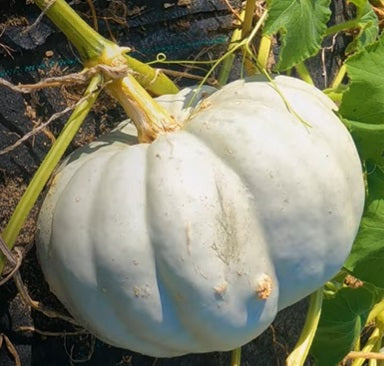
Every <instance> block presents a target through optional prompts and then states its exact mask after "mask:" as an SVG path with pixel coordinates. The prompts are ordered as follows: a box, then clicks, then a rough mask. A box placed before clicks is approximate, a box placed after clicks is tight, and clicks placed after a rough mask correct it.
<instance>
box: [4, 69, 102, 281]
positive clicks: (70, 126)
mask: <svg viewBox="0 0 384 366" xmlns="http://www.w3.org/2000/svg"><path fill="white" fill-rule="evenodd" d="M100 81H101V77H100V76H99V75H97V76H95V77H94V78H93V79H92V80H91V83H90V84H89V87H88V89H87V90H86V92H85V97H86V99H84V101H83V102H82V103H80V104H79V105H78V106H77V107H76V108H75V110H74V111H73V113H72V115H71V117H70V118H69V120H68V122H67V124H66V125H65V127H64V129H63V131H62V132H61V134H60V136H59V137H58V138H57V140H56V141H55V143H54V144H53V146H52V148H51V149H50V150H49V152H48V154H47V155H46V157H45V158H44V160H43V162H42V163H41V165H40V167H39V169H38V170H37V171H36V173H35V175H34V177H33V178H32V180H31V182H30V183H29V185H28V188H27V190H26V191H25V192H24V194H23V196H22V198H21V199H20V201H19V203H18V205H17V206H16V209H15V211H14V212H13V214H12V216H11V219H10V220H9V222H8V225H7V227H6V228H5V231H4V232H3V234H2V237H3V239H4V241H5V243H6V244H7V246H8V247H9V248H10V249H12V248H13V246H14V244H15V242H16V238H17V236H18V234H19V232H20V230H21V228H22V226H23V224H24V222H25V220H26V218H27V216H28V214H29V212H30V211H31V209H32V207H33V206H34V204H35V203H36V201H37V198H38V197H39V195H40V193H41V192H42V190H43V188H44V186H45V184H46V183H47V181H48V179H49V177H50V176H51V174H52V172H53V170H54V169H55V167H56V165H57V164H58V162H59V161H60V159H61V157H62V156H63V154H64V152H65V150H66V149H67V147H68V145H69V144H70V142H71V141H72V139H73V137H74V136H75V134H76V132H77V131H78V129H79V128H80V126H81V124H82V123H83V121H84V119H85V117H86V116H87V115H88V112H89V110H90V109H91V108H92V105H93V103H94V102H95V100H96V98H97V96H98V95H99V92H98V91H97V88H98V85H99V83H100ZM4 264H5V260H4V257H3V256H2V255H1V256H0V273H1V272H2V271H3V268H4Z"/></svg>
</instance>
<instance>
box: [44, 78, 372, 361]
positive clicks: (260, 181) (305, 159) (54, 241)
mask: <svg viewBox="0 0 384 366" xmlns="http://www.w3.org/2000/svg"><path fill="white" fill-rule="evenodd" d="M274 82H275V85H277V87H278V90H279V92H280V93H281V94H279V92H277V90H276V88H275V87H274V86H273V85H272V84H271V83H269V82H261V81H255V80H239V81H236V82H233V83H231V84H228V85H227V86H225V87H223V88H222V89H221V90H219V91H216V92H213V90H212V89H205V90H204V91H203V92H204V93H205V94H210V95H209V96H208V97H206V98H205V99H202V94H204V93H200V94H199V96H198V97H197V98H195V99H194V101H193V107H190V108H187V109H183V107H185V106H186V105H188V101H190V98H191V96H192V95H193V93H192V91H191V90H188V89H185V90H183V91H182V92H180V93H179V94H177V95H173V96H163V97H160V98H158V101H159V103H161V104H163V105H164V106H166V108H167V109H168V110H169V111H170V112H171V113H173V114H174V115H175V116H176V117H178V118H179V119H180V120H181V119H182V120H183V121H184V123H183V128H182V129H181V130H179V131H176V132H172V133H167V134H163V135H160V136H158V138H157V139H156V140H155V141H154V142H152V143H151V144H138V143H137V140H136V138H135V136H134V134H133V133H132V126H131V125H130V124H127V123H123V124H121V125H120V126H119V127H118V128H117V129H116V130H115V131H113V132H111V133H110V134H107V135H105V136H103V137H102V138H101V139H100V140H98V141H95V142H93V143H91V144H90V145H89V146H85V147H83V148H81V149H79V150H78V151H76V152H74V153H73V154H72V155H70V156H69V158H67V160H66V161H65V162H64V164H63V165H62V166H61V167H60V169H59V170H58V172H57V173H56V175H55V176H54V179H53V182H52V184H51V186H50V188H49V191H48V193H47V196H46V198H45V201H44V203H43V206H42V208H41V211H40V215H39V220H38V229H39V230H38V237H37V249H38V255H39V259H40V263H41V266H42V269H43V271H44V273H45V276H46V278H47V281H48V283H49V285H50V288H51V290H52V292H53V293H54V294H56V296H57V297H58V298H59V300H61V301H62V302H63V304H64V305H65V306H66V307H67V309H68V310H69V311H70V313H71V314H72V315H73V316H74V317H75V318H76V319H77V320H78V321H79V322H80V323H81V324H82V325H83V326H84V327H85V328H87V329H88V330H89V331H91V332H92V333H94V334H95V335H96V336H97V337H99V338H100V339H102V340H103V341H105V342H107V343H109V344H112V345H114V346H118V347H122V348H127V349H130V350H133V351H137V352H140V353H143V354H147V355H151V356H155V357H171V356H177V355H182V354H186V353H201V352H210V351H226V350H231V349H234V348H236V347H238V346H241V345H243V344H245V343H247V342H249V341H250V340H252V339H253V338H255V337H256V336H258V335H259V334H260V333H261V332H262V331H263V330H265V329H266V328H267V327H268V326H269V325H270V323H271V322H272V321H273V319H274V318H275V316H276V313H277V311H279V310H280V309H283V308H284V307H286V306H288V305H291V304H293V303H294V302H296V301H298V300H300V299H302V298H303V297H305V296H307V295H308V294H310V293H311V292H313V291H315V290H316V289H318V288H319V287H320V286H321V285H322V284H323V283H324V282H326V281H327V280H329V279H330V278H331V277H332V276H333V275H334V274H335V273H337V271H338V270H339V268H340V267H341V266H342V264H343V262H344V260H345V259H346V257H347V255H348V254H349V251H350V249H351V246H352V243H353V240H354V238H355V236H356V233H357V230H358V227H359V223H360V219H361V215H362V211H363V205H364V183H363V176H362V171H361V164H360V160H359V157H358V154H357V151H356V148H355V146H354V143H353V140H352V138H351V137H350V135H349V133H348V131H347V130H346V129H345V127H344V126H343V124H342V123H341V122H340V120H339V119H338V118H337V117H336V115H335V114H334V110H335V109H336V107H335V105H334V104H333V103H332V102H331V101H330V100H329V99H328V98H327V97H326V96H325V95H324V94H323V93H322V92H320V91H319V90H317V89H316V88H314V87H312V86H309V85H307V84H306V83H304V82H302V81H300V80H297V79H293V78H290V77H283V76H279V77H276V78H275V79H274ZM281 95H283V96H284V98H285V99H286V101H287V102H288V106H287V104H286V103H285V101H284V100H283V99H282V97H281ZM298 116H300V117H298Z"/></svg>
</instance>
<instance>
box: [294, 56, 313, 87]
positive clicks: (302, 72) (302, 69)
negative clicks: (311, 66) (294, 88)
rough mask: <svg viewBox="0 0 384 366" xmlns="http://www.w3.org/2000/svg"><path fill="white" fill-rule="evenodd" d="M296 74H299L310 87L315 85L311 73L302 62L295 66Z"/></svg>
mask: <svg viewBox="0 0 384 366" xmlns="http://www.w3.org/2000/svg"><path fill="white" fill-rule="evenodd" d="M295 69H296V72H297V73H298V74H299V76H300V78H301V79H302V80H304V81H305V82H307V83H308V84H310V85H314V82H313V80H312V77H311V74H310V73H309V71H308V69H307V67H306V66H305V64H304V62H301V63H299V64H297V65H296V66H295Z"/></svg>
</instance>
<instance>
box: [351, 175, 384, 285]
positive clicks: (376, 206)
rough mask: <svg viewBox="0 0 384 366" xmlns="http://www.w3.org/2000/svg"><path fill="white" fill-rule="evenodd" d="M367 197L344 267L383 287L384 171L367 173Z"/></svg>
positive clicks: (362, 278)
mask: <svg viewBox="0 0 384 366" xmlns="http://www.w3.org/2000/svg"><path fill="white" fill-rule="evenodd" d="M367 180H368V189H369V192H368V197H367V201H366V207H365V211H364V215H363V219H362V221H361V225H360V229H359V233H358V235H357V238H356V240H355V243H354V244H353V248H352V252H351V254H350V255H349V257H348V259H347V261H346V262H345V264H344V267H345V268H346V269H347V270H349V271H350V272H352V274H353V275H354V276H355V277H357V278H359V279H361V280H363V281H368V282H370V283H372V284H373V285H375V286H377V287H380V288H382V289H384V173H383V172H382V171H381V170H379V169H376V170H375V171H374V172H373V173H371V174H368V176H367Z"/></svg>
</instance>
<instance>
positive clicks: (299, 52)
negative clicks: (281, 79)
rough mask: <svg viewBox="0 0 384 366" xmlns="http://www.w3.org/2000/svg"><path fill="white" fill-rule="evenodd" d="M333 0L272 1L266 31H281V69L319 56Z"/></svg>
mask: <svg viewBox="0 0 384 366" xmlns="http://www.w3.org/2000/svg"><path fill="white" fill-rule="evenodd" d="M329 4H330V0H270V1H269V11H268V19H267V21H266V24H265V27H264V34H266V35H272V34H276V33H279V35H280V37H281V48H280V52H279V60H278V64H277V69H278V70H287V69H290V68H291V67H293V66H294V65H296V64H298V63H300V62H302V61H303V60H305V59H307V58H308V57H310V56H313V55H315V54H316V53H317V52H318V51H319V50H320V48H321V41H322V39H323V36H324V33H325V31H326V29H327V22H328V20H329V18H330V15H331V11H330V9H329Z"/></svg>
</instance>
